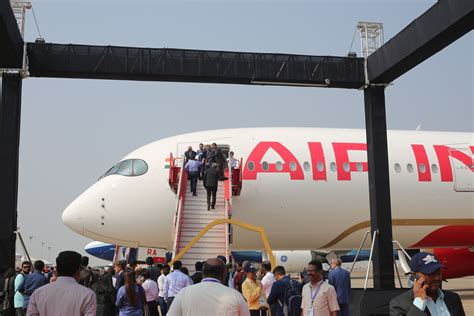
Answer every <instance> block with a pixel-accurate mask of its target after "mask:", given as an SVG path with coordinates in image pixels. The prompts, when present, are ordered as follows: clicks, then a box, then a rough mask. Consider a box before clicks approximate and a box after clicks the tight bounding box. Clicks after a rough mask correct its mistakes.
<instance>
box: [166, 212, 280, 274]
mask: <svg viewBox="0 0 474 316" xmlns="http://www.w3.org/2000/svg"><path fill="white" fill-rule="evenodd" d="M220 224H231V225H235V226H239V227H242V228H244V229H247V230H251V231H255V232H258V233H260V237H261V238H262V242H263V246H264V247H265V250H266V251H267V254H268V259H269V261H270V262H271V264H272V267H274V266H275V263H276V261H275V256H274V255H273V250H272V248H271V247H270V243H269V241H268V238H267V234H266V232H265V228H263V227H260V226H255V225H252V224H248V223H244V222H239V221H236V220H235V219H230V218H222V219H216V220H213V221H212V222H210V223H209V224H207V225H206V226H205V227H204V228H203V229H201V231H200V232H199V233H198V234H197V235H196V236H195V237H194V238H193V239H191V241H190V242H189V243H188V244H187V245H186V246H185V247H184V248H183V249H181V251H180V252H179V253H178V254H177V255H175V256H173V259H172V260H171V262H170V263H169V264H170V265H172V264H173V262H175V261H176V260H179V259H181V258H182V257H183V256H184V255H185V254H186V252H188V250H189V249H191V248H192V247H193V246H194V245H195V244H196V243H197V242H198V241H199V239H201V237H202V236H204V234H205V233H207V232H208V231H209V230H210V229H212V228H213V227H214V226H217V225H220Z"/></svg>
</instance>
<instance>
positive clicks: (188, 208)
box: [184, 205, 226, 214]
mask: <svg viewBox="0 0 474 316" xmlns="http://www.w3.org/2000/svg"><path fill="white" fill-rule="evenodd" d="M188 211H199V212H205V213H216V212H222V213H225V211H226V210H225V208H223V207H219V206H218V205H216V207H215V208H214V209H212V208H211V209H210V210H208V209H207V205H189V206H188V205H186V206H185V208H184V213H185V214H186V213H187V212H188Z"/></svg>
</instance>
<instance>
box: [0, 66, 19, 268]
mask: <svg viewBox="0 0 474 316" xmlns="http://www.w3.org/2000/svg"><path fill="white" fill-rule="evenodd" d="M21 80H22V79H21V76H20V74H18V73H16V74H15V73H8V74H7V73H4V74H3V75H2V77H0V81H1V85H0V86H1V90H0V148H1V149H0V165H1V166H2V169H3V174H2V176H1V177H0V201H2V206H1V207H0V274H1V275H3V273H4V272H5V271H6V270H7V269H8V268H14V267H15V241H16V235H15V231H16V230H17V197H18V156H19V145H20V116H21V111H20V109H21V83H22V82H21Z"/></svg>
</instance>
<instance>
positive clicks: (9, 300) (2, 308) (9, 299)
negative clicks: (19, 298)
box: [0, 276, 16, 314]
mask: <svg viewBox="0 0 474 316" xmlns="http://www.w3.org/2000/svg"><path fill="white" fill-rule="evenodd" d="M15 278H16V276H13V277H10V278H7V279H5V284H4V287H3V291H2V292H1V294H0V301H1V300H3V302H1V305H0V314H4V313H8V312H9V311H12V310H13V297H14V296H15Z"/></svg>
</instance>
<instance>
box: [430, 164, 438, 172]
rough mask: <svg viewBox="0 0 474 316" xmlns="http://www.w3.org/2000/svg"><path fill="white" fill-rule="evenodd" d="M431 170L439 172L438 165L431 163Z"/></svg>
mask: <svg viewBox="0 0 474 316" xmlns="http://www.w3.org/2000/svg"><path fill="white" fill-rule="evenodd" d="M431 170H432V171H433V173H438V166H437V165H435V164H432V165H431Z"/></svg>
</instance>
